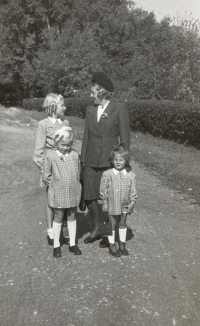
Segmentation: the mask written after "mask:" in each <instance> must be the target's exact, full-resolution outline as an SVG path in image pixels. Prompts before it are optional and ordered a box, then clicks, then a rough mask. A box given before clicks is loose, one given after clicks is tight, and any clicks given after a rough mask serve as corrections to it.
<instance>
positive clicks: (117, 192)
mask: <svg viewBox="0 0 200 326" xmlns="http://www.w3.org/2000/svg"><path fill="white" fill-rule="evenodd" d="M100 197H101V199H102V201H103V203H107V204H108V212H109V214H110V215H120V214H121V212H122V208H121V206H122V203H123V201H126V202H129V203H130V201H133V202H135V201H136V199H137V191H136V180H135V173H133V172H132V171H130V172H126V174H124V173H123V172H122V171H119V172H118V173H117V174H115V173H114V170H113V169H109V170H107V171H105V172H104V173H103V175H102V178H101V184H100Z"/></svg>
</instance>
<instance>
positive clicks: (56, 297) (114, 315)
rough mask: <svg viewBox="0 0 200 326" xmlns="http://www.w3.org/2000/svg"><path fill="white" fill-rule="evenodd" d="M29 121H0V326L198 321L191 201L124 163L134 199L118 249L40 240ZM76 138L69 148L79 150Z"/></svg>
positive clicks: (156, 325) (196, 219)
mask: <svg viewBox="0 0 200 326" xmlns="http://www.w3.org/2000/svg"><path fill="white" fill-rule="evenodd" d="M35 131H36V130H35V128H33V129H31V128H29V129H28V128H27V127H26V128H25V127H20V126H12V125H10V126H9V125H1V126H0V139H1V146H0V154H1V155H0V166H1V169H0V180H1V183H0V194H1V201H0V211H1V218H0V237H1V250H0V255H1V270H0V316H1V321H0V325H1V326H13V325H15V326H27V325H29V326H47V325H49V326H94V325H95V326H100V325H103V326H112V325H113V326H114V325H115V326H117V325H119V326H130V325H136V326H170V325H172V326H176V325H177V326H198V325H200V309H199V308H200V304H199V298H200V250H199V247H200V227H199V226H200V207H199V206H198V205H197V204H196V203H195V201H194V200H193V198H190V197H188V196H186V195H183V194H180V193H178V192H176V191H175V190H173V189H169V188H168V187H167V186H166V185H164V184H162V183H161V181H159V179H158V178H157V177H156V176H155V175H153V174H151V173H149V172H148V171H147V170H145V169H144V168H143V167H142V166H139V165H137V164H136V163H134V162H132V166H133V169H134V171H135V173H136V176H137V190H138V201H137V204H136V207H135V211H134V213H133V214H132V215H131V216H130V217H129V220H128V227H129V230H128V241H127V248H128V249H129V253H130V254H129V256H128V257H125V256H124V257H121V258H114V257H112V256H110V255H109V254H108V250H107V249H100V248H99V242H98V241H97V242H95V243H94V244H89V245H85V244H84V242H83V240H84V238H85V237H86V236H87V235H88V234H89V232H90V230H91V218H90V216H89V214H88V213H86V214H84V213H81V212H78V213H77V221H78V242H79V247H80V248H81V250H82V252H83V255H82V256H74V255H72V254H71V253H69V251H68V246H66V245H64V246H63V247H62V255H63V256H62V258H60V259H55V258H53V256H52V247H50V246H48V244H47V241H46V222H45V218H44V202H45V193H44V190H43V189H41V188H39V186H38V183H39V171H38V169H37V167H36V166H35V165H34V163H33V161H32V154H33V148H34V141H35ZM80 146H81V143H80V141H76V144H75V147H76V148H77V149H78V150H79V149H80Z"/></svg>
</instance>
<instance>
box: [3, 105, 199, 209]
mask: <svg viewBox="0 0 200 326" xmlns="http://www.w3.org/2000/svg"><path fill="white" fill-rule="evenodd" d="M45 117H46V115H45V113H44V112H37V111H26V110H24V109H21V108H15V107H11V108H4V107H3V106H0V123H8V124H12V123H17V124H19V125H24V126H29V127H31V126H32V127H36V125H37V122H38V121H39V120H41V119H44V118H45ZM65 118H66V119H68V120H69V122H70V125H71V126H72V129H73V132H74V136H75V139H82V137H83V131H84V120H83V119H80V118H77V117H72V116H68V117H65ZM131 154H132V160H133V161H134V162H135V163H138V164H139V165H140V166H141V167H143V168H146V169H147V170H149V171H151V172H152V173H153V174H155V175H156V176H157V177H158V178H160V179H161V180H162V182H163V183H164V184H166V185H168V186H170V187H171V188H173V189H176V190H178V191H180V192H182V193H185V194H188V195H190V196H191V197H192V198H194V199H195V201H194V203H196V204H197V203H198V204H200V168H199V162H200V151H199V150H197V149H195V148H192V147H187V146H184V145H180V144H178V143H175V142H173V141H167V140H164V139H161V138H154V137H153V136H151V135H148V134H142V133H139V132H136V133H135V132H132V133H131ZM149 191H151V189H150V190H149Z"/></svg>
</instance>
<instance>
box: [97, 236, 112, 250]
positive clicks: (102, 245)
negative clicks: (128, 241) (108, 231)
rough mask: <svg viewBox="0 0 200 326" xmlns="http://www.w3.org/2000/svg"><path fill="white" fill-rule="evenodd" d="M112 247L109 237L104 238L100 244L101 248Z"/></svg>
mask: <svg viewBox="0 0 200 326" xmlns="http://www.w3.org/2000/svg"><path fill="white" fill-rule="evenodd" d="M109 246H110V243H109V241H108V238H107V237H104V238H103V239H102V240H101V241H100V242H99V247H100V248H107V247H109Z"/></svg>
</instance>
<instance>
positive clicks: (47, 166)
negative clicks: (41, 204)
mask: <svg viewBox="0 0 200 326" xmlns="http://www.w3.org/2000/svg"><path fill="white" fill-rule="evenodd" d="M51 178H52V165H51V158H50V156H49V155H48V154H47V155H46V156H45V159H44V165H43V172H42V180H43V181H44V183H45V185H46V186H49V185H50V183H51Z"/></svg>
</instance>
